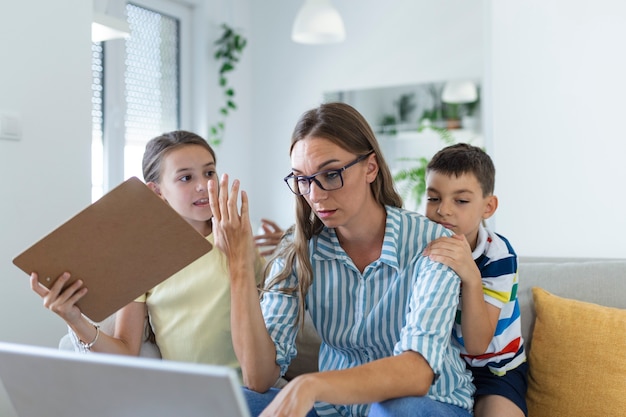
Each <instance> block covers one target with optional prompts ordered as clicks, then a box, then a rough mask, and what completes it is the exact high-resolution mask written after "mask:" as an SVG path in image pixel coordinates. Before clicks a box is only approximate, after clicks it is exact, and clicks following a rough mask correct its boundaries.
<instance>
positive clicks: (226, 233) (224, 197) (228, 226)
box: [208, 174, 256, 267]
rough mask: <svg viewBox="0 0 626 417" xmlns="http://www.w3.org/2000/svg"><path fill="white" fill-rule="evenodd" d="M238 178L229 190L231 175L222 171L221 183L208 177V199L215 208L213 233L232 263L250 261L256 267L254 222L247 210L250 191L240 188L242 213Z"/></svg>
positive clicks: (212, 207)
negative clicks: (251, 221)
mask: <svg viewBox="0 0 626 417" xmlns="http://www.w3.org/2000/svg"><path fill="white" fill-rule="evenodd" d="M239 185H240V184H239V180H234V181H233V185H232V187H231V190H230V193H229V190H228V175H227V174H223V175H222V178H221V179H220V183H219V190H218V184H217V182H216V181H215V180H213V179H212V180H209V184H208V188H209V203H210V205H211V211H212V212H213V218H212V222H213V235H214V239H215V246H217V247H218V248H219V249H220V250H221V251H222V252H224V254H225V255H226V257H227V258H228V260H229V263H230V264H231V265H232V264H233V263H234V262H235V261H240V262H238V263H245V262H249V265H250V266H252V267H254V261H255V258H256V248H255V246H254V239H253V237H252V226H251V225H250V216H249V213H248V195H247V194H246V192H245V191H241V213H240V212H239V209H238V207H237V198H238V197H239Z"/></svg>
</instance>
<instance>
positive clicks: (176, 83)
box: [92, 0, 190, 201]
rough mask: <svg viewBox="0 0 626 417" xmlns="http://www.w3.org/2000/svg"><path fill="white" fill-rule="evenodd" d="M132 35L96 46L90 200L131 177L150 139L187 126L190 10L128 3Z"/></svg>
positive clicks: (138, 170) (137, 170) (138, 173)
mask: <svg viewBox="0 0 626 417" xmlns="http://www.w3.org/2000/svg"><path fill="white" fill-rule="evenodd" d="M126 15H127V18H128V22H129V25H130V31H131V35H130V37H129V38H128V39H126V40H114V41H107V42H103V43H95V44H93V47H92V51H93V55H92V73H93V84H92V85H93V88H92V89H93V99H92V124H93V131H92V200H93V201H95V200H97V199H98V198H100V197H101V196H102V194H103V193H105V192H107V191H108V190H109V189H111V188H113V187H114V186H116V185H117V184H119V183H120V182H122V181H124V180H125V179H127V178H130V177H131V176H136V177H139V178H142V172H141V159H142V156H143V151H144V148H145V144H146V142H147V141H148V140H150V139H151V138H153V137H155V136H157V135H159V134H161V133H163V132H167V131H171V130H175V129H179V128H180V126H181V125H183V118H184V117H186V115H185V114H184V112H185V109H186V106H184V105H183V103H184V102H185V101H186V100H189V98H188V97H185V95H186V89H185V88H183V87H184V85H185V83H186V82H187V81H186V79H187V78H188V76H187V74H186V72H188V71H189V69H188V65H187V62H186V60H185V56H186V52H185V49H186V48H187V46H186V45H187V44H188V41H187V40H186V38H188V35H187V33H188V30H189V29H188V26H189V25H190V10H189V9H188V8H186V7H184V6H182V5H180V4H177V3H173V2H168V1H155V0H150V7H147V6H146V5H144V4H142V2H141V1H133V2H129V3H127V5H126Z"/></svg>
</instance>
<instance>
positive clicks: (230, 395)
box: [0, 342, 250, 417]
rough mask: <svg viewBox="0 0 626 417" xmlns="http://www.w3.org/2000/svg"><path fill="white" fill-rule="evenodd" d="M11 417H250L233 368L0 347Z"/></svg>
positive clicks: (0, 344)
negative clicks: (12, 414)
mask: <svg viewBox="0 0 626 417" xmlns="http://www.w3.org/2000/svg"><path fill="white" fill-rule="evenodd" d="M0 379H1V380H2V383H3V385H4V388H5V390H6V393H7V395H8V397H9V399H10V401H11V403H12V406H13V408H14V409H15V414H16V416H18V417H69V416H74V415H76V416H78V415H87V416H90V417H155V416H176V417H213V416H214V417H224V416H229V417H250V415H249V411H248V408H247V405H246V404H245V401H244V398H243V393H242V391H241V387H240V385H239V381H238V379H237V374H236V372H235V371H234V370H233V369H230V368H227V367H222V366H211V365H201V364H192V363H183V362H174V361H165V360H160V359H150V358H139V357H130V356H120V355H109V354H94V355H82V354H77V353H74V352H66V351H59V350H57V349H52V348H44V347H36V346H28V345H19V344H11V343H3V342H0Z"/></svg>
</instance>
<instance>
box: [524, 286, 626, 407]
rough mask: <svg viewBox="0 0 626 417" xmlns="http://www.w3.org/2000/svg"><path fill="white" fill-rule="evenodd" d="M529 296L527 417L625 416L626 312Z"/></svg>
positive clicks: (540, 293)
mask: <svg viewBox="0 0 626 417" xmlns="http://www.w3.org/2000/svg"><path fill="white" fill-rule="evenodd" d="M590 287H593V286H590ZM532 292H533V298H534V302H535V311H536V321H535V327H534V331H533V336H532V338H533V344H532V349H530V354H529V364H530V372H529V378H528V394H527V402H528V410H529V416H531V417H542V416H550V417H559V416H568V417H569V416H585V417H589V416H617V415H623V414H622V413H623V412H624V410H626V395H624V393H625V392H626V378H624V375H626V356H624V352H625V351H626V310H622V309H618V308H611V307H605V306H601V305H598V304H593V303H588V302H583V301H578V300H573V299H567V298H562V297H558V296H555V295H553V294H551V293H549V292H548V291H546V290H544V289H542V288H538V287H534V288H533V289H532Z"/></svg>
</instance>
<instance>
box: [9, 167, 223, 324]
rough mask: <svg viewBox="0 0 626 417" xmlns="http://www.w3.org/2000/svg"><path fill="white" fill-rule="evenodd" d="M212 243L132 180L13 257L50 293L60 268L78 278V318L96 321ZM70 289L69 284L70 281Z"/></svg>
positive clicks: (163, 277) (15, 262)
mask: <svg viewBox="0 0 626 417" xmlns="http://www.w3.org/2000/svg"><path fill="white" fill-rule="evenodd" d="M211 248H212V245H211V244H210V243H209V242H208V241H207V240H206V238H205V237H204V236H202V235H201V234H200V233H198V232H197V231H196V230H195V229H194V228H193V227H192V226H191V225H190V224H189V223H187V222H186V221H185V220H184V219H183V218H182V217H181V216H180V215H179V214H178V213H176V212H175V211H174V209H172V208H171V207H170V206H169V205H168V204H167V203H165V202H164V201H163V200H161V199H160V198H159V197H158V196H157V195H156V194H155V193H154V192H153V191H152V190H150V189H149V188H148V187H147V186H146V185H145V184H144V183H143V182H142V181H141V180H139V179H138V178H136V177H132V178H130V179H128V180H126V181H125V182H123V183H122V184H120V185H119V186H117V187H116V188H114V189H113V190H111V191H110V192H108V193H107V194H105V195H104V196H103V197H102V198H101V199H100V200H98V201H96V202H95V203H93V204H91V205H90V206H88V207H87V208H85V209H84V210H83V211H81V212H79V213H78V214H77V215H75V216H74V217H72V218H71V219H70V220H68V221H67V222H66V223H64V224H62V225H61V226H59V227H58V228H57V229H55V230H54V231H52V232H51V233H50V234H48V235H47V236H45V237H44V238H43V239H41V240H40V241H38V242H37V243H35V244H34V245H33V246H31V247H30V248H28V249H26V250H25V251H24V252H23V253H21V254H20V255H18V256H17V257H16V258H15V259H13V263H14V264H15V265H16V266H17V267H18V268H20V269H21V270H23V271H24V272H26V273H27V274H29V275H30V274H31V272H37V274H38V276H39V280H40V282H41V283H42V284H43V285H44V286H46V287H48V288H50V287H51V286H52V284H53V283H54V281H55V280H56V279H57V278H58V277H59V276H60V275H61V274H62V273H63V272H65V271H68V272H69V273H70V274H71V279H70V283H72V282H74V281H75V280H77V279H79V278H80V279H81V280H83V282H84V285H85V286H86V287H87V288H88V290H89V291H88V292H87V294H86V295H85V296H84V297H83V298H82V299H81V300H80V301H79V302H78V303H77V305H78V307H79V308H80V309H81V311H82V312H83V314H85V315H86V316H87V317H89V318H90V319H91V320H93V321H96V322H98V321H102V320H104V319H105V318H107V317H108V316H110V315H111V314H113V313H114V312H116V311H117V310H119V309H120V308H121V307H123V306H125V305H126V304H128V303H129V302H131V301H133V300H134V299H136V298H137V297H138V296H140V295H141V294H143V293H145V292H146V291H148V290H150V289H151V288H153V287H154V286H156V285H157V284H159V283H160V282H162V281H164V280H165V279H167V278H168V277H170V276H171V275H173V274H175V273H176V272H178V271H180V270H181V269H182V268H184V267H185V266H187V265H189V264H190V263H192V262H193V261H195V260H196V259H198V258H199V257H201V256H202V255H204V254H205V253H207V252H209V251H210V250H211ZM68 285H69V284H68Z"/></svg>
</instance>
